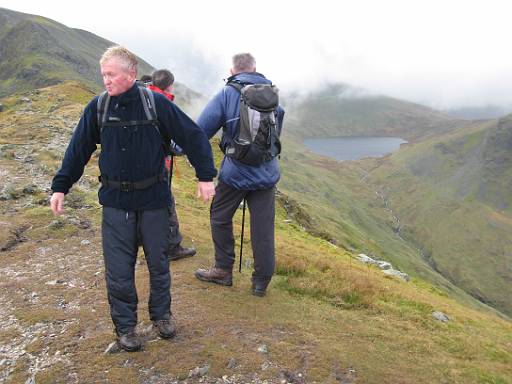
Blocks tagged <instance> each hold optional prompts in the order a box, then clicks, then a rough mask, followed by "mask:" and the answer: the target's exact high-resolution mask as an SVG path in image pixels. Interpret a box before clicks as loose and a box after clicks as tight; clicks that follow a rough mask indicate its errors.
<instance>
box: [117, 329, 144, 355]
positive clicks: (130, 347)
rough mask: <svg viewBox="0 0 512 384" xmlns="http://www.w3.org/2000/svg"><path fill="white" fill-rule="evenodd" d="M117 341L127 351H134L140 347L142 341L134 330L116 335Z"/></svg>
mask: <svg viewBox="0 0 512 384" xmlns="http://www.w3.org/2000/svg"><path fill="white" fill-rule="evenodd" d="M117 343H118V344H119V346H120V347H121V349H124V350H125V351H127V352H135V351H138V350H139V349H141V348H142V341H141V340H140V337H139V336H137V334H136V333H135V330H132V331H129V332H127V333H121V334H118V335H117Z"/></svg>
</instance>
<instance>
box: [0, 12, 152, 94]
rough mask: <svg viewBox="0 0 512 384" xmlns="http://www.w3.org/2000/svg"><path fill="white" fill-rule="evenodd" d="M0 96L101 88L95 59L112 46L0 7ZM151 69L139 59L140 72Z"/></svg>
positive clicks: (45, 19)
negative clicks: (56, 87) (72, 86)
mask: <svg viewBox="0 0 512 384" xmlns="http://www.w3.org/2000/svg"><path fill="white" fill-rule="evenodd" d="M0 25H1V29H0V95H8V94H10V93H12V92H14V91H24V90H30V89H33V88H37V87H41V86H45V85H51V84H56V83H58V82H60V81H62V80H80V81H82V82H84V83H86V84H88V85H89V86H91V87H92V88H93V89H98V86H101V84H102V83H101V76H100V72H99V64H98V59H99V57H100V56H101V54H102V53H103V52H104V51H105V49H106V48H107V47H109V46H111V45H114V43H112V42H110V41H108V40H105V39H102V38H100V37H99V36H96V35H94V34H92V33H90V32H86V31H83V30H79V29H73V28H68V27H66V26H65V25H63V24H60V23H57V22H55V21H53V20H50V19H47V18H44V17H41V16H34V15H28V14H23V13H19V12H14V11H10V10H8V9H4V8H0ZM151 69H152V67H151V66H150V65H149V64H147V63H146V62H144V61H143V60H140V69H139V71H140V72H141V73H150V72H151Z"/></svg>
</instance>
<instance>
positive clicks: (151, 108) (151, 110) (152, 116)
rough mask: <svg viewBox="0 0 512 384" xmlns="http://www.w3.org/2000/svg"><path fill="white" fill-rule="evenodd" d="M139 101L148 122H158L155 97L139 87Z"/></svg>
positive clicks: (147, 90) (144, 88)
mask: <svg viewBox="0 0 512 384" xmlns="http://www.w3.org/2000/svg"><path fill="white" fill-rule="evenodd" d="M139 94H140V99H141V101H142V106H143V107H144V113H146V117H147V119H148V120H149V121H158V116H157V114H156V105H155V96H154V95H153V92H151V91H150V90H149V89H147V88H146V87H141V86H139Z"/></svg>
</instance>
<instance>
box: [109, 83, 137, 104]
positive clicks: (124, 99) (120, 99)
mask: <svg viewBox="0 0 512 384" xmlns="http://www.w3.org/2000/svg"><path fill="white" fill-rule="evenodd" d="M139 98H140V96H139V87H138V85H137V83H136V82H135V83H133V85H132V87H131V88H130V89H128V90H127V91H126V92H123V93H121V94H120V95H117V96H112V100H115V101H116V102H117V103H118V104H120V105H125V104H128V103H129V102H130V101H132V100H135V99H139Z"/></svg>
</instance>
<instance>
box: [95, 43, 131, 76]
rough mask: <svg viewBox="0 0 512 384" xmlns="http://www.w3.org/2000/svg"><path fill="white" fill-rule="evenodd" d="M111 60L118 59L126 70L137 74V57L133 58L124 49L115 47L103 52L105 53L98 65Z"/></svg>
mask: <svg viewBox="0 0 512 384" xmlns="http://www.w3.org/2000/svg"><path fill="white" fill-rule="evenodd" d="M113 58H117V59H119V60H120V61H121V62H122V63H123V64H124V66H125V68H126V69H127V70H129V71H130V70H135V72H137V64H138V61H137V56H135V55H134V54H133V53H131V52H130V51H129V50H127V49H126V48H125V47H121V46H119V45H115V46H113V47H110V48H108V49H107V50H106V51H105V53H104V54H103V55H102V56H101V59H100V65H102V64H103V63H104V62H106V61H108V60H110V59H113Z"/></svg>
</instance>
